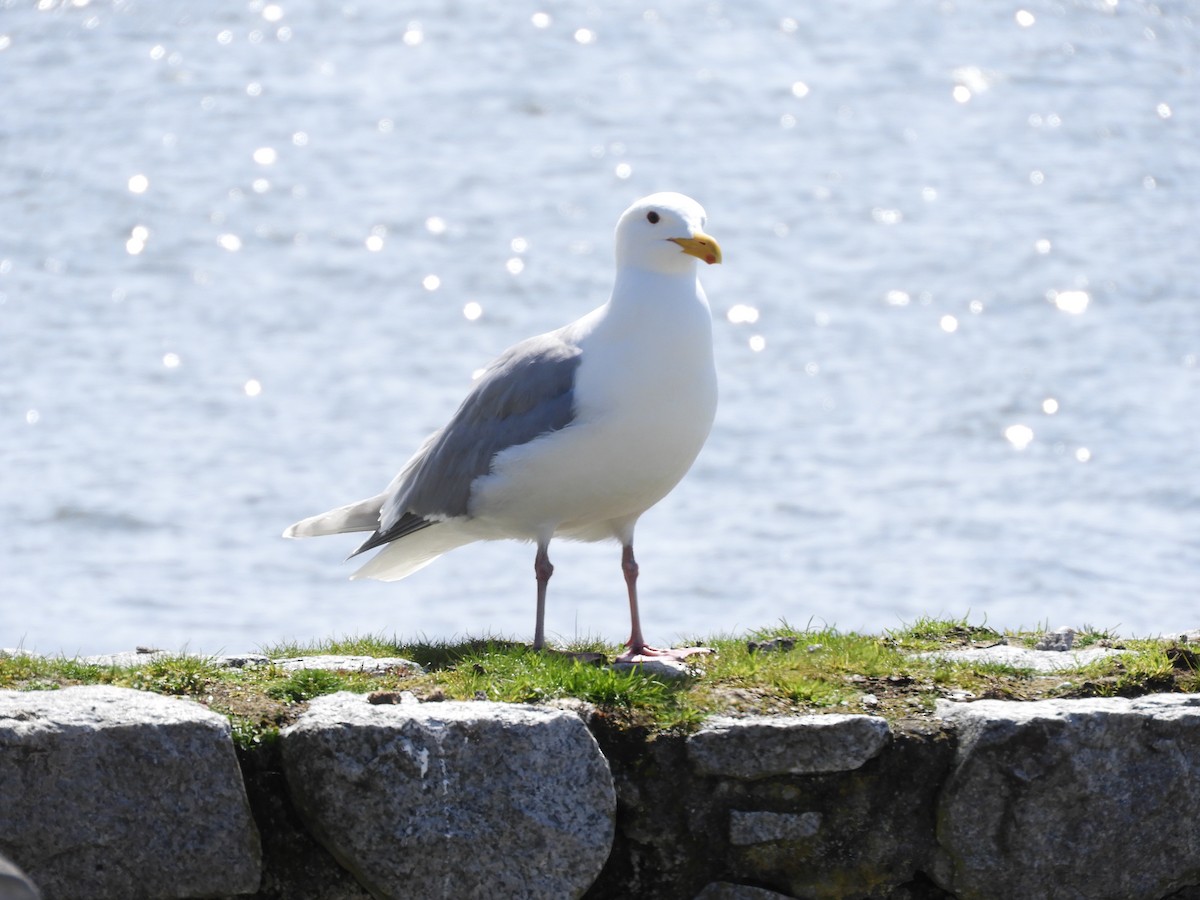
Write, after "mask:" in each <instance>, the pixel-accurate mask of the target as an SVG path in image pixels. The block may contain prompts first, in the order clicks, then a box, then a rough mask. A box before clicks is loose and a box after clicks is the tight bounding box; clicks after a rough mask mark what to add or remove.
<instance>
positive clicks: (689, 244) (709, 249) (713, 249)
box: [667, 231, 721, 266]
mask: <svg viewBox="0 0 1200 900" xmlns="http://www.w3.org/2000/svg"><path fill="white" fill-rule="evenodd" d="M667 240H669V241H674V242H675V243H676V244H678V245H679V246H680V247H682V248H683V252H684V253H686V254H687V255H688V256H694V257H696V259H702V260H704V261H705V262H706V263H708V264H709V265H710V266H711V265H712V264H713V263H719V262H720V261H721V245H720V244H718V243H717V241H716V239H715V238H711V237H709V236H708V235H707V234H705V233H704V232H703V231H697V232H696V233H695V234H694V235H692V236H691V237H685V238H667Z"/></svg>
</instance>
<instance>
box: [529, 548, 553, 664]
mask: <svg viewBox="0 0 1200 900" xmlns="http://www.w3.org/2000/svg"><path fill="white" fill-rule="evenodd" d="M549 547H550V542H549V541H538V548H537V556H536V557H534V560H533V573H534V575H536V576H537V625H536V626H534V629H533V649H534V650H541V649H542V647H543V646H544V645H545V643H546V585H548V584H549V583H550V576H551V575H553V574H554V566H552V565H551V564H550V553H549Z"/></svg>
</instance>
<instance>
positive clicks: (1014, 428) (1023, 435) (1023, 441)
mask: <svg viewBox="0 0 1200 900" xmlns="http://www.w3.org/2000/svg"><path fill="white" fill-rule="evenodd" d="M1004 437H1005V439H1006V440H1007V441H1008V442H1009V443H1010V444H1012V445H1013V446H1014V447H1016V448H1017V449H1018V450H1024V449H1025V448H1026V447H1028V446H1029V444H1030V443H1031V442H1032V441H1033V429H1032V428H1030V427H1029V426H1028V425H1009V426H1008V427H1007V428H1005V429H1004Z"/></svg>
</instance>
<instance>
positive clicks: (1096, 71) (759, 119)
mask: <svg viewBox="0 0 1200 900" xmlns="http://www.w3.org/2000/svg"><path fill="white" fill-rule="evenodd" d="M796 7H797V5H796V4H774V3H765V2H757V3H738V4H733V3H729V4H721V3H715V2H714V3H709V4H707V5H705V4H696V3H686V4H685V3H669V4H663V5H660V6H655V7H653V8H647V7H646V6H644V5H641V4H628V3H616V4H606V5H605V6H604V7H603V8H600V7H598V6H593V5H590V4H583V3H574V2H557V3H553V4H549V5H545V6H542V5H538V4H524V3H517V4H508V5H498V6H493V7H490V8H489V9H488V10H487V13H486V15H479V11H480V10H479V9H472V8H471V7H470V6H469V5H460V4H437V3H431V2H429V3H421V4H407V5H404V6H403V7H401V6H397V5H396V4H382V3H378V4H372V3H365V2H361V3H354V2H347V3H341V4H337V3H321V4H295V5H292V4H288V3H281V4H278V5H277V4H273V3H272V4H263V3H261V2H251V3H220V4H194V3H182V2H177V3H170V2H154V3H148V2H141V3H139V2H125V0H119V2H115V3H107V2H106V3H100V2H87V0H76V2H67V3H59V2H54V0H41V2H37V3H34V2H31V0H19V2H18V0H0V109H3V114H2V115H0V473H2V475H0V478H2V479H3V480H2V482H0V515H2V516H3V521H4V535H5V540H4V541H3V545H2V547H0V646H12V645H14V644H17V643H24V645H25V646H27V647H32V648H36V649H39V650H44V651H57V650H64V651H67V652H76V651H83V652H91V651H97V652H98V651H102V650H112V649H117V648H123V647H128V646H132V645H133V644H135V643H136V644H154V645H157V646H165V647H168V648H171V649H176V648H180V647H183V646H185V645H186V646H189V647H191V648H192V649H203V650H218V649H222V648H224V649H227V650H243V649H248V648H253V647H255V646H258V645H260V644H261V643H264V642H271V641H276V640H280V639H283V638H288V637H298V638H308V637H313V636H319V637H320V636H328V635H337V634H342V633H363V632H386V633H388V634H391V633H393V632H394V633H396V634H398V635H400V636H403V637H417V636H421V635H425V636H429V637H452V636H455V635H462V634H466V633H470V634H475V635H478V634H483V633H490V634H504V635H510V636H516V637H526V638H527V637H528V636H529V635H530V633H531V631H532V625H533V621H532V620H533V587H534V585H533V577H532V557H533V554H532V550H531V548H529V547H527V546H523V545H519V544H495V545H486V546H485V545H477V546H475V547H471V548H465V549H462V550H459V551H456V552H455V553H453V554H451V555H449V556H447V557H446V558H444V559H442V560H441V561H439V562H438V563H437V564H435V565H434V566H431V567H430V568H428V569H425V570H424V571H422V572H421V573H419V574H418V575H416V576H414V577H412V578H410V579H408V580H407V581H404V582H401V583H399V584H390V585H384V584H375V583H359V582H355V583H350V582H348V581H346V580H345V579H346V576H347V575H348V574H349V572H350V571H351V567H350V566H347V565H343V564H341V562H340V560H341V557H342V556H343V555H344V553H345V552H348V550H349V549H350V548H351V547H352V546H353V545H354V543H355V541H354V539H353V538H347V539H345V540H339V539H334V538H329V539H324V540H320V541H310V542H288V541H284V540H282V539H280V538H279V537H278V535H279V532H280V531H281V530H282V528H283V527H284V526H286V525H287V524H288V523H290V522H292V521H294V520H295V519H297V518H300V517H302V516H305V515H308V514H311V513H314V512H318V511H320V510H323V509H325V508H327V507H329V506H332V505H335V504H339V503H343V502H347V501H350V500H352V499H357V498H358V497H361V496H366V495H368V494H372V493H375V492H376V491H378V490H379V489H380V488H381V487H382V486H383V485H384V484H386V482H387V481H388V480H389V479H390V477H391V476H392V474H393V473H394V471H395V470H396V469H397V468H398V467H399V465H400V464H401V463H402V462H403V461H404V460H405V458H406V457H407V456H408V454H409V453H410V452H411V450H412V449H413V448H414V447H415V446H416V444H417V443H418V442H419V441H420V439H421V438H422V437H423V436H424V435H425V434H426V433H427V432H428V431H430V430H432V429H433V428H435V427H436V426H438V425H439V424H441V422H442V421H443V420H444V419H445V417H446V416H447V415H448V414H449V413H450V411H451V410H452V409H453V408H454V406H455V405H456V403H457V401H458V399H459V398H460V397H461V395H462V393H463V391H464V390H465V389H466V386H467V385H468V384H469V380H470V377H471V373H472V371H473V370H474V369H476V368H477V367H479V366H480V365H482V364H483V363H484V362H486V361H487V360H488V359H489V358H490V357H491V356H492V355H494V354H495V353H497V352H498V351H500V350H501V349H503V348H504V347H505V346H507V345H508V344H510V343H512V342H513V341H515V340H517V339H519V338H521V337H524V336H526V335H528V334H531V333H534V332H536V331H541V330H545V329H548V328H551V327H555V326H557V325H559V324H562V323H564V322H566V321H569V320H570V319H573V318H575V317H577V316H578V315H580V314H582V313H584V312H586V311H587V310H589V309H590V308H592V307H593V306H595V305H597V304H598V303H600V302H601V301H602V300H603V299H604V297H605V294H606V291H607V288H608V283H609V278H610V275H611V245H610V237H611V230H612V226H613V224H614V223H615V221H616V217H617V215H618V214H619V213H620V211H621V210H622V209H623V208H624V207H625V206H626V205H627V204H628V202H629V201H631V200H632V199H634V198H635V197H637V196H640V195H642V194H645V193H649V192H651V191H653V190H661V189H673V190H680V191H684V192H686V193H689V194H692V195H693V196H695V197H696V198H697V199H699V200H700V201H701V202H702V203H704V204H705V206H706V207H707V208H708V212H709V224H710V229H711V231H712V232H713V233H714V234H715V235H716V236H717V237H718V238H719V239H720V240H721V242H722V245H723V247H724V249H725V254H726V264H725V265H724V266H722V267H719V268H718V267H714V268H712V269H706V270H705V271H704V273H703V277H704V280H705V284H706V287H707V288H708V293H709V296H710V298H711V299H712V301H713V305H714V312H715V314H716V316H717V319H718V327H717V341H718V347H717V353H718V365H719V370H720V376H721V383H722V406H721V410H720V413H719V416H718V420H717V424H716V427H715V430H714V433H713V436H712V438H711V439H710V442H709V445H708V447H707V448H706V450H705V452H704V453H703V454H702V455H701V457H700V460H699V461H698V462H697V465H696V467H695V468H694V470H693V472H692V473H691V475H690V476H689V477H688V479H686V480H685V482H684V483H683V484H682V485H681V487H680V488H679V489H677V491H676V492H675V493H674V494H673V495H672V496H671V497H669V498H668V499H667V500H666V501H664V503H663V504H661V505H660V506H659V507H658V508H656V509H655V510H653V511H652V512H650V513H649V514H647V515H646V516H645V517H644V518H643V520H642V525H641V528H640V530H639V535H638V537H639V540H638V546H639V554H638V555H639V559H640V561H641V563H642V582H643V595H644V598H645V600H644V606H645V609H644V619H645V624H646V627H647V630H648V632H649V635H650V637H651V639H652V640H659V641H667V640H670V639H672V638H675V637H678V636H680V635H688V634H708V633H713V632H717V631H734V630H739V629H743V628H747V627H753V626H761V625H768V624H771V623H773V622H775V621H777V620H778V619H780V618H786V619H787V620H789V621H790V622H792V623H793V624H797V625H799V624H804V623H805V622H808V621H810V620H812V621H815V622H828V623H835V624H837V625H839V626H842V627H846V628H868V629H873V630H877V629H882V628H888V627H893V626H895V625H897V624H898V623H900V622H902V621H908V620H912V619H913V618H914V617H916V616H918V615H922V614H949V615H964V614H967V613H968V612H969V614H970V615H971V617H972V619H974V620H978V619H982V618H983V617H985V616H986V617H987V619H988V620H989V621H990V622H991V623H993V624H996V625H1001V626H1009V627H1015V626H1018V625H1026V626H1032V625H1035V624H1038V623H1039V622H1049V624H1051V625H1060V624H1072V625H1076V626H1079V625H1083V624H1092V625H1096V626H1103V627H1116V628H1118V629H1119V630H1121V631H1122V632H1125V633H1147V632H1151V631H1160V630H1164V629H1174V628H1183V627H1189V626H1195V625H1196V624H1197V619H1198V614H1197V610H1196V609H1195V601H1196V598H1197V588H1198V586H1200V531H1198V527H1197V526H1198V524H1200V476H1198V475H1197V465H1198V463H1197V460H1198V459H1200V454H1198V451H1200V365H1198V363H1197V359H1198V357H1200V312H1198V309H1197V301H1198V299H1200V298H1198V296H1197V283H1198V281H1200V263H1198V262H1197V260H1198V249H1200V229H1198V228H1197V215H1198V213H1200V202H1198V200H1200V190H1198V187H1197V185H1198V184H1200V180H1198V179H1200V126H1198V124H1197V123H1198V121H1200V78H1198V77H1197V65H1198V62H1200V34H1198V24H1197V23H1198V20H1200V4H1197V3H1184V2H1166V3H1159V4H1157V5H1153V4H1148V3H1134V2H1130V0H1107V2H1104V0H1100V2H1066V3H1048V2H1038V3H1030V4H1026V5H1024V6H1022V5H1020V4H1018V3H1014V4H1007V3H993V2H982V0H981V2H971V3H967V2H964V3H950V2H944V3H922V2H916V3H914V2H896V3H891V2H882V0H879V2H864V3H855V4H810V5H808V6H805V7H803V8H799V9H797V8H796ZM554 559H555V563H556V565H557V572H556V574H555V577H554V583H553V585H552V587H551V596H550V610H549V617H548V627H549V629H550V631H551V632H552V633H553V634H555V635H557V636H559V637H562V638H571V637H573V636H575V635H594V634H600V635H603V636H606V637H609V638H612V639H623V638H624V637H625V634H626V631H625V629H626V612H625V601H624V595H623V584H622V581H621V576H620V571H619V567H618V552H617V550H616V548H615V546H606V545H568V544H562V545H558V546H557V547H556V549H555V553H554Z"/></svg>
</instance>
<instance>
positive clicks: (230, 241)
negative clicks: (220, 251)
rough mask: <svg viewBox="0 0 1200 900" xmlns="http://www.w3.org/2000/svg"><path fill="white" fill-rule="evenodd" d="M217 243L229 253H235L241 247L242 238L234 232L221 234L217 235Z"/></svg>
mask: <svg viewBox="0 0 1200 900" xmlns="http://www.w3.org/2000/svg"><path fill="white" fill-rule="evenodd" d="M217 243H218V244H220V245H221V246H222V247H223V248H225V249H226V250H228V251H229V252H230V253H237V252H238V251H239V250H241V249H242V239H241V238H240V237H238V236H237V235H236V234H222V235H218V236H217Z"/></svg>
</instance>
